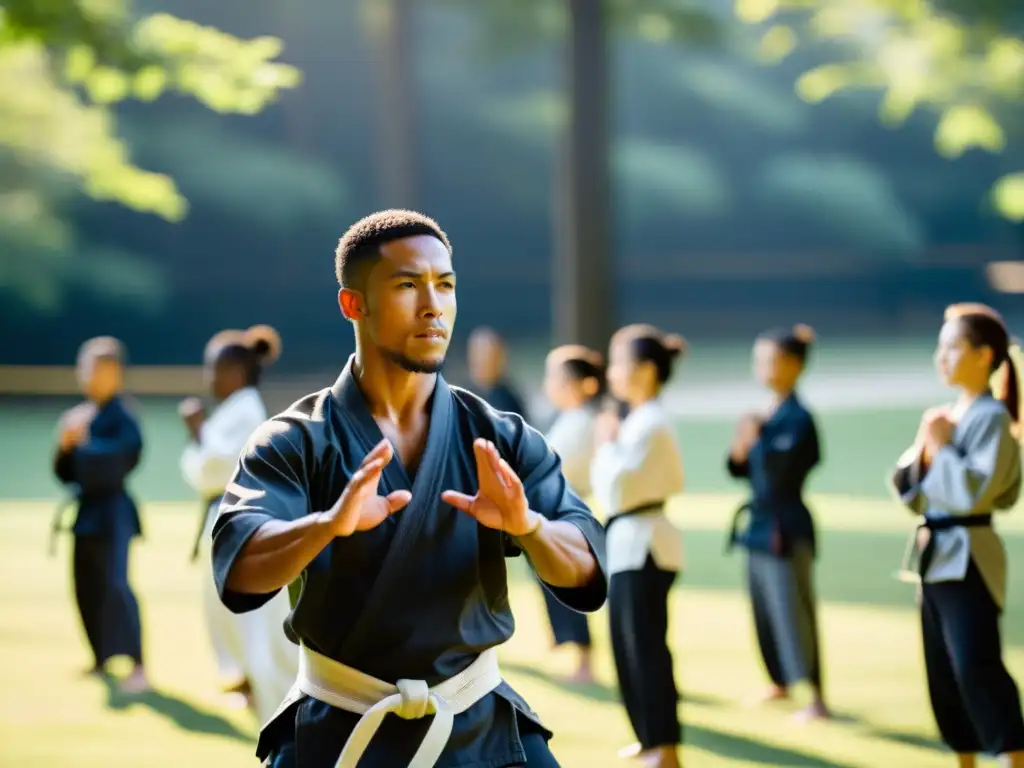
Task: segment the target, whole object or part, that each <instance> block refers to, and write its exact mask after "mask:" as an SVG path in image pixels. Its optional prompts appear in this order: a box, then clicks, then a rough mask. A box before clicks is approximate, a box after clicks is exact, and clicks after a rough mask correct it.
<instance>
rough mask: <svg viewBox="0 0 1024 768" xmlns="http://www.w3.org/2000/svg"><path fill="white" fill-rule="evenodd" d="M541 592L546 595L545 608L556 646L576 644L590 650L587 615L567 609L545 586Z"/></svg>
mask: <svg viewBox="0 0 1024 768" xmlns="http://www.w3.org/2000/svg"><path fill="white" fill-rule="evenodd" d="M538 584H539V582H538ZM540 591H541V592H542V593H543V595H544V607H545V608H547V612H548V621H549V622H550V623H551V633H552V634H553V635H554V637H555V645H564V644H565V643H575V644H576V645H579V646H582V647H584V648H589V647H590V626H589V625H588V624H587V615H586V614H585V613H580V612H579V611H574V610H572V609H571V608H566V607H565V606H564V605H562V604H561V603H560V602H558V600H557V599H556V598H555V596H554V595H552V594H551V593H550V592H549V591H548V590H547V589H545V588H544V587H543V586H541V588H540Z"/></svg>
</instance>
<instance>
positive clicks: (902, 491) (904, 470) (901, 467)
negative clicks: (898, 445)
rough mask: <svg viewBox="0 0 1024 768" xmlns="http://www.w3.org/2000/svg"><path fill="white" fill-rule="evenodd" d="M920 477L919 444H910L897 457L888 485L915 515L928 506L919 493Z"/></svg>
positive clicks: (921, 462) (921, 465) (920, 457)
mask: <svg viewBox="0 0 1024 768" xmlns="http://www.w3.org/2000/svg"><path fill="white" fill-rule="evenodd" d="M922 477H924V464H923V459H922V456H921V446H919V445H912V446H910V447H909V448H907V450H905V451H904V452H903V454H902V455H901V456H900V457H899V459H897V461H896V467H895V469H893V471H892V474H890V475H889V487H890V488H891V489H892V492H893V493H894V494H895V495H896V498H898V499H899V500H900V503H902V504H903V505H904V506H905V507H906V508H907V509H909V510H910V511H911V512H913V513H914V514H916V515H923V514H924V512H925V508H926V507H927V506H928V500H927V499H926V498H925V497H924V496H923V495H922V494H921V478H922Z"/></svg>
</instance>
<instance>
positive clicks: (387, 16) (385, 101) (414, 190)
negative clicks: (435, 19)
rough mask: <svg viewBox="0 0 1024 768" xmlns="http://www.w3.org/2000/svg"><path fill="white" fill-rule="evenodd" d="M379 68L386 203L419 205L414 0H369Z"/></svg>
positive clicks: (379, 153) (381, 188) (377, 112)
mask: <svg viewBox="0 0 1024 768" xmlns="http://www.w3.org/2000/svg"><path fill="white" fill-rule="evenodd" d="M363 8H364V12H365V15H366V22H367V29H368V31H369V39H370V45H371V48H372V56H373V69H374V80H375V86H376V87H375V88H374V104H373V111H374V127H375V132H376V137H375V138H376V140H375V141H374V152H375V158H376V167H377V173H378V176H377V178H378V188H377V197H378V205H379V206H380V207H382V208H415V207H416V206H417V205H418V197H419V189H418V187H419V179H418V172H419V169H418V168H417V163H416V158H417V151H416V150H417V146H416V145H417V138H418V133H417V131H416V104H415V101H416V88H415V82H414V76H413V72H414V68H415V52H414V50H413V36H412V9H413V0H365V2H364V6H363Z"/></svg>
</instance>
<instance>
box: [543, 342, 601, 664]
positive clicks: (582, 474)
mask: <svg viewBox="0 0 1024 768" xmlns="http://www.w3.org/2000/svg"><path fill="white" fill-rule="evenodd" d="M544 392H545V394H546V395H547V398H548V400H549V401H551V404H552V405H553V406H554V407H555V409H556V410H557V411H558V416H557V418H556V419H555V422H554V423H553V424H552V425H551V428H550V429H549V430H548V434H547V438H548V444H549V445H550V446H551V447H552V449H554V451H555V453H557V454H558V456H559V458H560V459H561V460H562V472H563V474H565V479H566V480H567V481H568V483H569V485H570V486H572V489H573V490H574V491H576V493H577V494H578V495H579V496H580V497H581V498H587V497H588V496H590V494H591V486H590V465H591V462H592V461H593V458H594V427H595V424H596V422H597V413H598V411H597V403H598V402H599V400H600V396H601V395H602V393H603V392H604V359H603V357H602V356H601V353H600V352H597V351H595V350H592V349H587V348H586V347H583V346H580V345H578V344H569V345H566V346H562V347H558V348H556V349H553V350H552V351H551V352H550V353H549V354H548V357H547V361H546V363H545V366H544ZM542 592H543V594H544V603H545V607H546V608H547V614H548V621H549V622H550V624H551V633H552V635H553V637H554V641H555V646H560V645H573V646H575V647H576V649H577V653H578V657H577V658H578V661H577V665H576V672H575V673H574V674H573V676H572V678H571V682H574V683H583V684H586V683H591V682H593V680H594V672H593V667H592V664H591V653H590V648H591V640H590V627H589V626H588V625H587V617H586V614H583V613H580V612H578V611H574V610H572V609H571V608H567V607H566V606H565V605H563V604H562V603H561V602H559V601H558V600H557V599H556V598H555V596H554V595H552V594H551V592H549V591H548V590H547V589H544V590H542Z"/></svg>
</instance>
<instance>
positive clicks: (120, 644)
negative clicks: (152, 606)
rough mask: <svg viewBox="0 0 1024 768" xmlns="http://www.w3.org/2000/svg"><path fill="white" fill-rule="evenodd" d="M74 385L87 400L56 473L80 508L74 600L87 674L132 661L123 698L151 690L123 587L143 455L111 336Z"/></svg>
mask: <svg viewBox="0 0 1024 768" xmlns="http://www.w3.org/2000/svg"><path fill="white" fill-rule="evenodd" d="M77 374H78V380H79V384H80V386H81V388H82V393H83V394H84V395H85V397H86V398H87V400H88V402H87V403H83V404H82V405H79V406H76V407H75V408H74V409H72V410H71V411H69V412H68V413H67V414H65V416H64V417H63V418H62V421H61V431H60V440H59V443H58V446H57V452H56V455H55V457H54V473H55V474H56V475H57V477H58V479H59V480H60V481H61V482H62V483H64V484H66V485H68V486H69V487H71V488H72V489H73V492H74V494H75V498H76V500H77V502H78V514H77V516H76V518H75V523H74V526H73V527H72V529H71V530H72V533H73V534H74V537H75V551H74V564H73V567H74V581H75V598H76V600H77V602H78V610H79V613H80V615H81V618H82V625H83V627H84V628H85V634H86V637H87V638H88V641H89V646H90V648H91V649H92V654H93V665H92V667H91V669H90V670H89V673H90V674H95V675H99V674H102V673H103V671H104V667H105V665H106V663H107V662H108V661H109V660H110V659H111V658H113V657H115V656H128V657H130V658H131V659H132V661H134V662H135V667H134V669H133V670H132V672H131V674H130V675H129V676H128V677H127V678H126V679H125V680H123V681H122V683H121V689H122V690H123V691H125V692H127V693H141V692H143V691H146V690H148V689H149V682H148V681H147V679H146V672H145V667H144V666H143V660H142V628H141V624H140V619H139V604H138V601H137V600H136V599H135V594H134V592H133V591H132V588H131V585H130V584H129V583H128V551H129V548H130V546H131V542H132V539H133V538H135V537H136V536H138V535H139V534H140V533H141V526H140V524H139V513H138V509H137V507H136V506H135V501H134V500H133V499H132V497H131V496H130V495H129V493H128V491H127V489H126V488H125V481H126V480H127V478H128V476H129V475H130V474H131V472H132V471H133V470H134V469H135V467H136V466H137V465H138V463H139V458H140V457H141V455H142V433H141V431H140V429H139V423H138V421H137V420H136V418H135V416H134V415H133V414H132V412H131V411H130V410H129V409H128V407H127V405H126V404H125V402H124V398H123V397H122V395H121V389H122V387H123V384H124V349H123V347H122V345H121V343H120V342H119V341H118V340H117V339H114V338H111V337H109V336H101V337H98V338H95V339H90V340H89V341H87V342H86V343H85V344H83V345H82V347H81V349H80V350H79V354H78V370H77Z"/></svg>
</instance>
